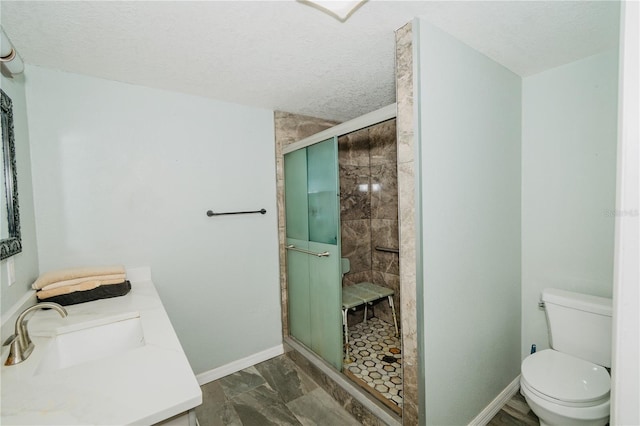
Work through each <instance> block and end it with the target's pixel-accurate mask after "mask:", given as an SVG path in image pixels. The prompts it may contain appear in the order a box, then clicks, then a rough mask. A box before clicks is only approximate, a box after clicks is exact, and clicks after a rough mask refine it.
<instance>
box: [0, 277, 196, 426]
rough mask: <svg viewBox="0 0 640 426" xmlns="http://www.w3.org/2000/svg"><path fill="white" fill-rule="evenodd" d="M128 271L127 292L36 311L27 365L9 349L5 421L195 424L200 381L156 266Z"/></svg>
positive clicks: (4, 354) (4, 382)
mask: <svg viewBox="0 0 640 426" xmlns="http://www.w3.org/2000/svg"><path fill="white" fill-rule="evenodd" d="M127 275H128V278H129V280H130V281H131V291H130V292H129V293H128V294H127V295H125V296H121V297H115V298H111V299H103V300H97V301H94V302H88V303H81V304H78V305H70V306H65V309H66V310H67V312H68V316H67V317H66V318H61V317H60V315H59V314H58V313H57V312H55V311H54V310H38V311H36V312H35V313H34V314H33V316H32V317H31V318H30V319H29V321H28V329H29V334H30V336H31V340H32V341H33V343H34V345H35V348H34V350H33V353H32V354H31V355H30V356H29V357H28V358H27V359H26V360H25V361H23V362H22V363H20V364H17V365H13V366H5V365H4V361H5V360H6V358H7V355H8V352H9V351H8V347H7V346H5V347H3V348H2V377H1V380H2V382H1V383H2V386H1V387H2V414H1V420H0V423H1V424H6V425H9V424H10V425H43V424H47V425H87V424H93V425H103V424H104V425H107V424H108V425H133V424H136V425H153V424H159V425H165V426H168V425H171V426H174V425H175V426H177V425H185V426H186V425H190V426H195V424H196V420H195V411H194V408H195V407H196V406H198V405H200V404H201V403H202V393H201V390H200V386H199V385H198V383H197V381H196V378H195V376H194V374H193V371H192V369H191V366H190V365H189V362H188V361H187V358H186V356H185V354H184V351H183V349H182V346H181V345H180V342H179V341H178V338H177V336H176V334H175V331H174V330H173V327H172V325H171V322H170V321H169V317H168V316H167V313H166V311H165V309H164V307H163V305H162V302H161V300H160V297H159V296H158V293H157V291H156V289H155V286H154V284H153V282H152V281H151V273H150V270H149V269H148V268H139V269H135V270H127Z"/></svg>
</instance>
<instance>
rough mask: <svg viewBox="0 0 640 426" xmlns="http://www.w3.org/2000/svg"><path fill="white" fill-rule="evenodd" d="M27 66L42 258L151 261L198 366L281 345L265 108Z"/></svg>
mask: <svg viewBox="0 0 640 426" xmlns="http://www.w3.org/2000/svg"><path fill="white" fill-rule="evenodd" d="M27 75H28V77H29V84H28V85H27V99H28V105H29V117H30V131H31V140H32V143H31V149H32V159H33V181H34V196H35V201H36V210H37V214H36V223H37V230H38V248H39V254H40V270H41V271H48V270H51V269H55V268H64V267H72V266H78V265H92V264H96V265H100V264H114V263H121V264H124V265H125V266H127V267H136V266H145V265H149V266H151V269H152V275H153V280H154V282H155V284H156V286H157V288H158V291H159V293H160V296H161V298H162V301H163V303H164V305H165V307H166V309H167V311H168V313H169V316H170V318H171V321H172V323H173V325H174V327H175V329H176V332H177V334H178V337H179V338H180V341H181V343H182V345H183V347H184V349H185V352H186V353H187V356H188V358H189V361H190V362H191V365H192V367H193V369H194V371H195V372H196V373H202V372H205V371H208V370H211V369H214V368H216V367H220V366H222V365H225V364H228V363H230V362H232V361H236V360H238V359H241V358H244V357H247V356H250V355H253V354H255V353H257V352H260V351H263V350H266V349H271V348H274V347H276V346H278V345H280V344H281V342H282V335H281V321H280V290H279V280H278V239H277V216H276V185H275V156H274V130H273V112H272V111H269V110H265V109H258V108H251V107H245V106H240V105H236V104H230V103H224V102H219V101H215V100H211V99H206V98H201V97H196V96H189V95H184V94H179V93H173V92H167V91H162V90H156V89H149V88H145V87H141V86H133V85H129V84H123V83H118V82H113V81H107V80H101V79H97V78H92V77H86V76H80V75H75V74H70V73H65V72H59V71H54V70H50V69H46V68H40V67H34V66H30V67H28V69H27ZM212 78H213V77H212ZM261 208H265V209H267V214H266V215H264V216H263V215H239V216H226V217H216V218H209V217H207V216H206V215H205V212H206V211H207V210H209V209H212V210H214V211H233V210H259V209H261Z"/></svg>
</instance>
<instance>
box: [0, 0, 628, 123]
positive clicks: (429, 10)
mask: <svg viewBox="0 0 640 426" xmlns="http://www.w3.org/2000/svg"><path fill="white" fill-rule="evenodd" d="M1 3H2V4H1V17H0V18H1V21H2V26H3V28H4V29H5V32H6V33H7V35H8V36H9V38H11V40H12V42H13V43H14V45H15V46H16V48H17V50H18V51H19V53H20V54H21V55H22V57H23V59H24V61H25V62H26V63H27V64H35V65H40V66H44V67H50V68H55V69H60V70H65V71H69V72H74V73H79V74H86V75H91V76H96V77H101V78H106V79H110V80H117V81H123V82H128V83H132V84H139V85H144V86H149V87H156V88H163V89H168V90H174V91H180V92H185V93H190V94H196V95H201V96H206V97H211V98H214V99H219V100H224V101H230V102H236V103H240V104H245V105H251V106H257V107H263V108H268V109H275V110H283V111H288V112H295V113H300V114H308V115H313V116H317V117H322V118H327V119H335V120H340V121H342V120H347V119H350V118H353V117H357V116H360V115H362V114H364V113H367V112H370V111H372V110H375V109H377V108H380V107H382V106H384V105H388V104H390V103H393V102H394V101H395V86H394V75H393V67H394V31H395V30H396V29H398V28H399V27H401V26H403V25H404V24H405V23H407V22H409V21H410V20H411V19H413V18H414V17H415V16H424V17H425V18H426V19H427V20H428V21H430V22H432V23H433V24H434V25H437V26H438V27H440V28H442V29H444V30H445V31H447V32H449V33H451V34H452V35H454V36H455V37H457V38H459V39H460V40H462V41H463V42H465V43H467V44H468V45H470V46H472V47H473V48H475V49H477V50H479V51H481V52H483V53H484V54H485V55H487V56H489V57H491V58H492V59H494V60H496V61H497V62H499V63H501V64H503V65H504V66H505V67H507V68H509V69H511V70H512V71H514V72H515V73H517V74H520V75H522V76H526V75H530V74H535V73H537V72H540V71H542V70H545V69H548V68H553V67H556V66H559V65H562V64H564V63H568V62H571V61H573V60H576V59H579V58H582V57H585V56H589V55H592V54H595V53H598V52H601V51H603V50H606V49H608V48H610V47H612V46H615V45H616V44H617V39H618V7H619V5H618V3H617V2H587V1H577V2H568V1H567V2H565V1H548V2H545V1H535V2H528V1H509V2H489V1H472V2H454V1H409V2H404V1H376V0H369V1H368V2H367V3H365V4H364V5H363V6H362V7H360V8H359V9H358V10H357V11H356V12H355V13H354V14H353V15H352V16H351V18H350V19H349V20H348V21H346V22H344V23H342V22H340V21H338V20H337V19H335V18H333V17H331V16H329V15H326V14H324V13H322V12H320V11H319V10H317V9H315V8H313V7H309V6H308V5H305V4H303V3H300V2H296V1H294V0H282V1H196V2H190V1H158V2H155V1H106V2H97V1H70V2H63V1H43V2H36V1H7V0H2V2H1Z"/></svg>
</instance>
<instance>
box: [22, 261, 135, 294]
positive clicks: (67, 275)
mask: <svg viewBox="0 0 640 426" xmlns="http://www.w3.org/2000/svg"><path fill="white" fill-rule="evenodd" d="M124 273H125V270H124V266H122V265H116V266H94V267H87V268H71V269H62V270H59V271H50V272H46V273H44V274H42V275H40V277H38V279H37V280H36V281H35V282H34V283H33V284H32V285H31V287H33V289H35V290H39V289H41V288H43V287H45V286H47V285H49V284H53V283H57V282H58V281H67V280H72V279H75V278H86V277H95V276H101V275H114V274H124Z"/></svg>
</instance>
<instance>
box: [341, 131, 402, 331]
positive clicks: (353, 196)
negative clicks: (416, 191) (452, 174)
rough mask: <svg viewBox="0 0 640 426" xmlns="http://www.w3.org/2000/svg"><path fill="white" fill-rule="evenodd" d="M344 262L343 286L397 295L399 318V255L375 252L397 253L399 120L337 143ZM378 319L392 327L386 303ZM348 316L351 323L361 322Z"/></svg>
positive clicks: (377, 310)
mask: <svg viewBox="0 0 640 426" xmlns="http://www.w3.org/2000/svg"><path fill="white" fill-rule="evenodd" d="M338 163H339V166H340V221H341V233H342V257H345V258H348V259H349V261H350V262H351V271H350V272H349V273H348V274H346V275H345V276H344V280H343V285H347V286H348V285H353V284H356V283H359V282H363V281H367V282H372V283H374V284H378V285H381V286H384V287H388V288H391V289H393V290H394V292H395V296H394V302H395V306H396V310H397V315H398V317H400V309H401V306H400V271H399V260H398V259H399V256H398V254H397V253H389V252H383V251H379V250H376V249H375V248H376V247H387V248H392V249H397V248H398V177H397V166H396V164H397V155H396V120H395V119H394V120H388V121H385V122H383V123H379V124H376V125H375V126H371V127H368V128H365V129H361V130H358V131H356V132H353V133H349V134H347V135H344V136H341V137H339V138H338ZM375 315H376V316H377V317H378V318H380V319H382V320H384V321H386V322H389V323H393V317H392V315H391V310H390V309H389V305H388V303H386V301H381V302H380V303H377V304H376V305H375ZM362 319H363V317H362V314H361V313H360V312H358V313H355V314H354V313H350V319H349V322H350V324H355V323H358V322H360V321H362Z"/></svg>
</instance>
